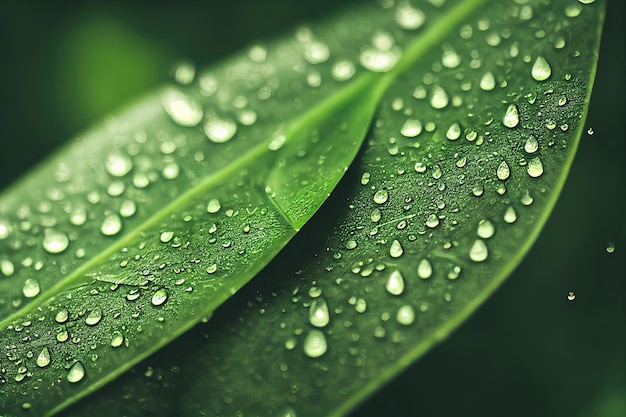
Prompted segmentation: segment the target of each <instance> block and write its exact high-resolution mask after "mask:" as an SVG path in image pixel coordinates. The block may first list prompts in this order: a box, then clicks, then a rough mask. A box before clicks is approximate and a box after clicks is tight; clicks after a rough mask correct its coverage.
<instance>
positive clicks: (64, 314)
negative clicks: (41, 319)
mask: <svg viewBox="0 0 626 417" xmlns="http://www.w3.org/2000/svg"><path fill="white" fill-rule="evenodd" d="M69 316H70V313H69V311H67V309H65V308H64V309H62V310H59V311H58V312H57V314H56V315H55V316H54V320H55V321H56V322H57V323H59V324H62V323H65V322H66V321H67V319H68V318H69Z"/></svg>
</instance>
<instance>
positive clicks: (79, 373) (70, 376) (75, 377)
mask: <svg viewBox="0 0 626 417" xmlns="http://www.w3.org/2000/svg"><path fill="white" fill-rule="evenodd" d="M84 377H85V367H84V366H83V364H82V363H80V362H75V363H74V365H72V367H71V368H70V370H69V372H68V373H67V380H68V381H69V382H71V383H76V382H79V381H80V380H81V379H83V378H84Z"/></svg>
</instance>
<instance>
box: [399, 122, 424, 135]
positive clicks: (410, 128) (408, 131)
mask: <svg viewBox="0 0 626 417" xmlns="http://www.w3.org/2000/svg"><path fill="white" fill-rule="evenodd" d="M400 133H402V136H404V137H407V138H414V137H416V136H417V135H419V134H420V133H422V122H421V121H419V120H416V119H408V120H407V121H405V122H404V124H403V125H402V128H401V129H400Z"/></svg>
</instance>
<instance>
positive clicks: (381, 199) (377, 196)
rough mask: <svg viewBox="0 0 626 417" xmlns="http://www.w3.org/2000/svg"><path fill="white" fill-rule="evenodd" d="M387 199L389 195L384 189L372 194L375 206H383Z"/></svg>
mask: <svg viewBox="0 0 626 417" xmlns="http://www.w3.org/2000/svg"><path fill="white" fill-rule="evenodd" d="M388 199H389V193H388V192H387V190H385V189H382V190H378V191H376V192H375V193H374V202H375V203H376V204H385V203H386V202H387V200H388Z"/></svg>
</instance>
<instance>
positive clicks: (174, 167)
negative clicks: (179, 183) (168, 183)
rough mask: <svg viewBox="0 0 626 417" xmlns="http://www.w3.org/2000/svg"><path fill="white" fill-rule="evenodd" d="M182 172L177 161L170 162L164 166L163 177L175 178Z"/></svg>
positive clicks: (167, 178)
mask: <svg viewBox="0 0 626 417" xmlns="http://www.w3.org/2000/svg"><path fill="white" fill-rule="evenodd" d="M178 174H180V167H179V166H178V164H177V163H175V162H170V163H168V164H166V165H165V166H164V167H163V178H165V179H166V180H174V179H176V178H178Z"/></svg>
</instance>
